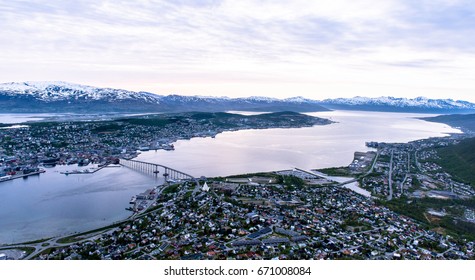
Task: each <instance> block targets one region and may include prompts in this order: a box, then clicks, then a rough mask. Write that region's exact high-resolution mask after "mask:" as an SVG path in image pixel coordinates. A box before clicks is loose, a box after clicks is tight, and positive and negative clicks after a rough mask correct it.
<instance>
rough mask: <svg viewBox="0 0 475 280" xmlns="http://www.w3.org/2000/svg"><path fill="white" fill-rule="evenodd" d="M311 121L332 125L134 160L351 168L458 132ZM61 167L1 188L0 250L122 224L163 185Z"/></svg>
mask: <svg viewBox="0 0 475 280" xmlns="http://www.w3.org/2000/svg"><path fill="white" fill-rule="evenodd" d="M311 115H314V116H318V117H323V118H329V119H331V120H333V121H335V122H336V123H333V124H331V125H326V126H314V127H308V128H296V129H266V130H242V131H234V132H225V133H222V134H218V135H217V136H216V138H210V137H208V138H194V139H191V140H179V141H177V142H176V143H174V145H175V151H163V150H161V151H157V152H155V151H149V152H144V153H142V154H141V155H139V157H138V160H144V161H149V162H156V163H160V164H164V165H167V166H170V167H172V168H175V169H178V170H181V171H183V172H186V173H189V174H191V175H194V176H201V175H205V176H208V177H209V176H222V175H232V174H242V173H252V172H259V171H273V170H282V169H289V168H293V167H299V168H303V169H313V168H324V167H332V166H343V165H348V164H349V163H350V162H351V161H352V160H353V153H354V152H355V151H367V150H369V149H368V148H367V147H365V142H366V141H385V142H408V141H411V140H417V139H423V138H429V137H439V136H444V135H446V133H459V132H460V131H459V130H457V129H453V128H450V127H449V126H447V125H444V124H438V123H430V122H425V121H422V120H419V119H415V117H427V116H428V115H421V114H401V113H379V112H351V111H333V112H318V113H312V114H311ZM72 169H77V167H76V166H59V167H56V168H52V169H47V172H46V173H44V174H41V175H40V176H31V177H29V178H28V179H17V180H13V181H8V182H1V183H0V197H1V198H2V203H0V244H6V243H16V242H23V241H29V240H35V239H40V238H44V237H50V236H58V235H63V234H68V233H73V232H77V231H83V230H89V229H93V228H95V227H99V226H105V225H109V224H111V223H113V222H115V221H118V220H121V219H124V218H126V217H127V216H128V215H130V212H128V211H126V210H125V207H128V206H129V204H128V202H129V200H130V198H131V196H133V195H135V194H138V193H140V192H142V191H144V190H146V189H148V188H151V187H154V186H156V185H158V184H160V183H161V181H162V179H160V178H161V177H158V178H157V177H154V176H150V175H145V174H141V173H139V172H136V171H133V170H130V169H127V168H105V169H102V170H100V171H99V172H97V173H94V174H89V175H68V176H66V175H63V174H60V173H59V172H60V171H65V170H72Z"/></svg>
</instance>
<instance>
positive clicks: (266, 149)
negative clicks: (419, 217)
mask: <svg viewBox="0 0 475 280" xmlns="http://www.w3.org/2000/svg"><path fill="white" fill-rule="evenodd" d="M310 115H312V116H317V117H322V118H328V119H331V120H332V121H334V122H335V123H333V124H330V125H324V126H313V127H305V128H291V129H265V130H254V129H252V130H241V131H234V132H224V133H221V134H218V135H217V136H216V138H193V139H191V140H179V141H177V142H176V143H175V144H174V145H175V151H173V152H170V151H163V150H160V151H156V152H155V151H149V152H144V153H142V154H141V155H139V157H138V159H139V160H143V161H149V162H156V163H161V164H164V165H167V166H172V167H175V168H177V169H178V170H186V172H187V173H189V174H191V175H194V176H202V175H204V176H227V175H232V174H244V173H252V172H258V171H274V170H283V169H289V168H294V167H298V168H302V169H307V170H309V169H314V168H326V167H336V166H347V165H349V164H350V163H351V161H352V160H353V155H354V152H355V151H361V152H364V151H369V150H372V149H370V148H367V147H366V146H365V143H366V142H368V141H378V142H404V143H405V142H409V141H413V140H418V139H425V138H430V137H441V136H446V135H447V133H460V130H458V129H454V128H451V127H449V126H447V125H445V124H440V123H432V122H426V121H423V120H420V119H417V118H419V117H428V116H431V115H427V114H407V113H381V112H363V111H331V112H318V113H310Z"/></svg>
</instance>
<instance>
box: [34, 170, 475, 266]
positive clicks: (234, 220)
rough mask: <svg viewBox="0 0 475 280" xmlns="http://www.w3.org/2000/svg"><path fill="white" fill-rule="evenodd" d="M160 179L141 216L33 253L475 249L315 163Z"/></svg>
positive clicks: (399, 255) (460, 253)
mask: <svg viewBox="0 0 475 280" xmlns="http://www.w3.org/2000/svg"><path fill="white" fill-rule="evenodd" d="M158 189H159V191H156V192H155V191H154V192H153V193H152V194H151V193H149V195H144V196H140V200H150V201H153V203H151V204H150V208H148V210H146V211H144V212H142V213H141V214H139V215H137V216H136V217H135V218H133V219H130V220H127V221H124V222H122V223H121V224H120V225H118V226H115V227H112V228H109V229H104V230H101V231H99V232H97V233H96V234H95V235H92V236H90V235H87V234H85V235H83V236H81V235H75V236H74V237H73V238H64V239H62V241H61V240H59V241H61V242H62V243H63V244H61V242H58V241H57V242H56V243H55V244H56V245H55V247H51V246H49V244H50V243H51V241H44V243H43V244H46V245H45V246H43V248H42V250H43V251H41V252H39V253H38V254H36V255H35V256H34V258H35V259H221V260H223V259H414V260H416V259H471V258H473V257H474V256H475V255H474V246H475V243H474V242H473V241H464V242H462V241H461V240H458V239H455V238H452V237H450V236H449V235H442V234H440V233H437V232H435V231H431V230H427V229H425V228H423V227H421V226H420V225H418V223H417V222H416V221H414V220H413V219H411V218H408V217H405V216H402V215H399V214H397V213H395V212H393V211H391V210H389V209H388V208H386V207H383V206H380V205H378V204H377V203H376V202H375V201H374V200H373V199H371V198H369V197H365V196H362V195H359V194H357V193H355V192H353V191H351V190H349V189H346V188H344V187H341V186H337V184H336V183H335V182H331V181H328V180H324V179H322V178H319V177H318V176H317V175H311V172H302V171H298V170H288V171H283V172H275V173H267V174H256V175H248V176H242V177H235V178H214V179H212V178H209V179H205V178H201V179H200V180H197V181H186V182H182V183H179V184H166V185H163V186H160V187H158ZM157 193H159V195H155V194H157ZM137 199H139V197H137ZM76 239H79V240H81V239H82V241H76ZM25 246H27V245H25Z"/></svg>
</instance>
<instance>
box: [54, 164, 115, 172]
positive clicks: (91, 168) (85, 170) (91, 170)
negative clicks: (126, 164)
mask: <svg viewBox="0 0 475 280" xmlns="http://www.w3.org/2000/svg"><path fill="white" fill-rule="evenodd" d="M107 167H121V166H120V165H118V164H104V165H99V166H97V167H90V168H87V169H80V170H79V169H74V170H66V171H62V172H60V173H61V174H64V175H70V174H94V173H96V172H97V171H99V170H101V169H103V168H107Z"/></svg>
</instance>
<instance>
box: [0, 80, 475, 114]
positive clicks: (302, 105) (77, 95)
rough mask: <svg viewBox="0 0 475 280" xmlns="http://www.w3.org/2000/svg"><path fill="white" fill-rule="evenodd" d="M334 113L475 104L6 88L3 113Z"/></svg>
mask: <svg viewBox="0 0 475 280" xmlns="http://www.w3.org/2000/svg"><path fill="white" fill-rule="evenodd" d="M331 109H341V110H369V111H392V112H434V113H454V112H455V113H457V112H475V104H473V103H469V102H466V101H454V100H451V99H444V100H441V99H427V98H423V97H418V98H415V99H405V98H393V97H380V98H365V97H355V98H337V99H326V100H323V101H319V100H312V99H307V98H303V97H293V98H287V99H276V98H268V97H247V98H228V97H204V96H181V95H167V96H164V95H156V94H153V93H149V92H133V91H127V90H121V89H112V88H97V87H92V86H84V85H78V84H71V83H65V82H24V83H4V84H0V112H1V113H66V112H67V113H112V112H119V113H124V112H128V113H145V112H189V111H202V112H219V111H232V110H236V111H261V112H277V111H295V112H316V111H328V110H331Z"/></svg>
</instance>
